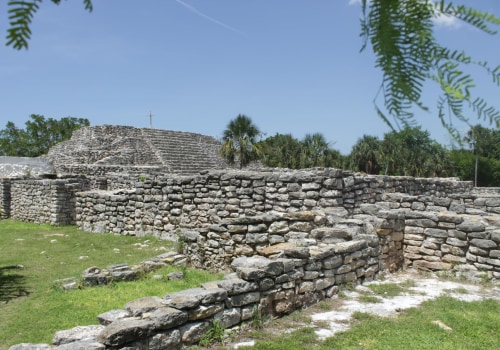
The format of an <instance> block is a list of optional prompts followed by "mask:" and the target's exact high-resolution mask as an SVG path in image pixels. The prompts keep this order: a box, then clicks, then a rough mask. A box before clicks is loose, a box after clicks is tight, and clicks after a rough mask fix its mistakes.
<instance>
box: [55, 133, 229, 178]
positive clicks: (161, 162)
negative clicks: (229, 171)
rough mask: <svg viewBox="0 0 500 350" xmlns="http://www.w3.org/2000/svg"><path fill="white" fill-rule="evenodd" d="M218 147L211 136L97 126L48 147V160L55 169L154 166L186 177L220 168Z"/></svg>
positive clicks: (222, 161)
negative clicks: (84, 165)
mask: <svg viewBox="0 0 500 350" xmlns="http://www.w3.org/2000/svg"><path fill="white" fill-rule="evenodd" d="M220 146H221V145H220V143H219V141H217V140H216V139H215V138H214V137H211V136H206V135H201V134H195V133H190V132H181V131H170V130H159V129H146V128H143V129H141V128H134V127H130V126H115V125H101V126H89V127H86V128H81V129H79V130H77V131H75V132H74V133H73V135H72V137H71V139H70V140H68V141H64V142H61V143H59V144H57V145H56V146H54V147H53V148H51V149H50V150H49V152H48V157H49V158H50V159H51V160H52V162H53V164H54V166H55V167H56V169H63V168H64V167H65V166H68V165H82V164H88V165H122V166H156V167H160V168H163V169H164V171H165V172H171V173H176V174H181V175H189V174H197V173H199V172H200V171H203V170H208V169H223V168H224V167H225V162H224V160H223V159H222V158H221V157H220V156H219V149H220Z"/></svg>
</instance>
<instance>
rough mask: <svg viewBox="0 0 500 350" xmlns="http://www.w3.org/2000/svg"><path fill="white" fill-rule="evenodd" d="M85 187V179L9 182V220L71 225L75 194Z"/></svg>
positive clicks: (73, 214) (86, 182) (86, 184)
mask: <svg viewBox="0 0 500 350" xmlns="http://www.w3.org/2000/svg"><path fill="white" fill-rule="evenodd" d="M89 188H90V186H89V181H88V180H87V179H86V178H69V179H57V180H48V179H46V180H34V179H28V180H12V181H11V189H10V195H11V198H10V217H12V218H13V219H15V220H20V221H27V222H35V223H48V224H52V225H70V224H74V223H75V220H76V210H75V208H76V205H75V203H76V194H77V193H78V192H81V191H85V190H88V189H89Z"/></svg>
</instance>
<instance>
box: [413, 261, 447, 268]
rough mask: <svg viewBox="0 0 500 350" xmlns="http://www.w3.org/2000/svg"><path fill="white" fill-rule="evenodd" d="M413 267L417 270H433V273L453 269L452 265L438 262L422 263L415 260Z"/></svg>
mask: <svg viewBox="0 0 500 350" xmlns="http://www.w3.org/2000/svg"><path fill="white" fill-rule="evenodd" d="M413 267H414V268H416V269H419V270H426V271H428V270H433V271H441V270H444V271H448V270H451V268H452V267H453V265H452V264H450V263H446V262H440V261H424V260H417V261H414V262H413Z"/></svg>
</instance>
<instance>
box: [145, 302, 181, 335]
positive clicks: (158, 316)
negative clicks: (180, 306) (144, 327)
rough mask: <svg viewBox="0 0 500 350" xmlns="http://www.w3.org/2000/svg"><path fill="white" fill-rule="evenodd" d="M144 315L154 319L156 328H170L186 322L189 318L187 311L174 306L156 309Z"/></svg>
mask: <svg viewBox="0 0 500 350" xmlns="http://www.w3.org/2000/svg"><path fill="white" fill-rule="evenodd" d="M143 317H144V318H149V319H151V320H153V321H154V325H155V329H156V330H159V329H161V330H164V329H170V328H173V327H176V326H179V325H181V324H184V323H186V321H187V320H188V314H187V312H184V311H181V310H177V309H174V308H172V307H162V308H159V309H156V310H154V311H153V312H151V313H148V314H145V315H143Z"/></svg>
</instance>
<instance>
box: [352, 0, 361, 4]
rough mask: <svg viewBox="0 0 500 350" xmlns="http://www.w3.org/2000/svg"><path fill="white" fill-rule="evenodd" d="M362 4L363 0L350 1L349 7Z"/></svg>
mask: <svg viewBox="0 0 500 350" xmlns="http://www.w3.org/2000/svg"><path fill="white" fill-rule="evenodd" d="M357 4H361V0H349V5H357Z"/></svg>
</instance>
